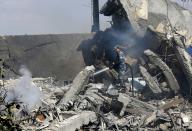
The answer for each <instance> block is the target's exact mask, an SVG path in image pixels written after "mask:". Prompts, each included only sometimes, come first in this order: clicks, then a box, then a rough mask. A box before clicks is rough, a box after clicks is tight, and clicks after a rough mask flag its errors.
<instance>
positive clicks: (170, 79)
mask: <svg viewBox="0 0 192 131" xmlns="http://www.w3.org/2000/svg"><path fill="white" fill-rule="evenodd" d="M144 54H145V55H146V56H147V57H148V58H149V60H150V62H151V63H153V64H154V65H155V66H157V67H159V68H160V69H161V70H162V72H163V74H164V75H165V78H166V80H167V83H168V84H169V86H170V88H171V90H172V91H173V92H174V93H175V94H176V93H178V91H179V89H180V87H179V84H178V82H177V79H176V78H175V76H174V74H173V72H172V70H171V69H170V68H169V67H168V66H167V64H166V63H165V62H163V61H162V60H161V58H160V57H158V56H157V55H156V54H155V53H154V52H152V51H151V50H146V51H145V52H144Z"/></svg>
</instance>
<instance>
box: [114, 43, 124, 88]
mask: <svg viewBox="0 0 192 131" xmlns="http://www.w3.org/2000/svg"><path fill="white" fill-rule="evenodd" d="M114 50H115V52H116V60H115V63H114V64H115V65H116V66H117V71H118V73H119V74H118V82H119V83H120V86H121V87H123V88H125V75H126V70H127V68H126V63H125V59H126V58H125V54H124V53H123V51H122V50H121V49H120V48H119V47H118V46H117V47H115V48H114Z"/></svg>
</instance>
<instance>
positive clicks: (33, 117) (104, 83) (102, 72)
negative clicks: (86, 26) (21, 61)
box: [0, 0, 192, 131]
mask: <svg viewBox="0 0 192 131" xmlns="http://www.w3.org/2000/svg"><path fill="white" fill-rule="evenodd" d="M100 12H101V13H102V14H104V15H105V16H112V27H111V28H109V29H107V30H106V31H99V32H97V33H96V34H95V35H94V37H93V38H92V39H90V40H86V41H85V42H83V43H82V45H81V46H79V50H81V51H82V54H83V60H84V62H85V65H86V67H85V68H84V69H82V71H80V72H79V73H78V74H77V75H76V77H75V78H74V79H73V81H72V82H71V81H67V82H66V81H65V83H63V82H60V81H58V80H57V79H55V78H53V77H49V78H32V75H31V73H30V72H29V71H28V70H27V69H26V68H25V67H22V70H21V72H20V74H21V75H22V76H21V77H20V78H19V79H18V76H17V72H15V71H14V69H10V65H9V62H10V61H9V60H8V62H7V61H6V60H5V61H3V65H4V66H3V67H4V69H5V73H7V72H8V73H10V72H12V73H13V74H14V75H11V76H13V77H9V78H6V79H3V80H2V81H1V97H0V102H1V105H0V110H1V112H0V114H1V117H0V130H63V131H66V130H67V131H74V130H101V131H104V130H117V131H120V130H123V131H124V130H139V131H142V130H191V129H192V121H191V120H192V113H191V107H192V106H191V95H192V83H191V82H192V59H191V55H190V53H189V52H188V50H187V49H188V48H189V47H190V44H191V42H192V32H191V31H192V29H191V26H190V22H191V21H192V14H191V12H190V11H188V10H185V9H183V8H182V7H180V6H179V5H177V4H176V3H174V2H172V1H170V0H155V1H154V0H108V1H107V3H106V4H105V5H104V6H103V8H102V9H101V11H100ZM117 45H118V46H120V47H121V48H122V49H123V50H124V52H125V53H126V55H127V57H126V58H127V61H126V63H127V66H128V67H129V73H128V77H129V78H128V80H127V81H126V88H127V90H126V91H125V92H121V91H119V90H118V88H117V85H116V84H115V83H114V80H116V79H117V74H118V73H117V71H116V70H115V68H114V69H111V68H109V67H110V63H111V62H112V61H114V59H115V54H114V52H113V48H114V47H115V46H117ZM0 47H1V45H0ZM6 70H8V71H6ZM5 76H6V75H5ZM10 127H11V128H10Z"/></svg>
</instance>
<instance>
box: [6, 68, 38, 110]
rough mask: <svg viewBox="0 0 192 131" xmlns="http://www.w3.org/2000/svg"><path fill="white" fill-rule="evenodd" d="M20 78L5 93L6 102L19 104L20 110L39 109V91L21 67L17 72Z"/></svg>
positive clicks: (27, 71) (28, 72) (26, 71)
mask: <svg viewBox="0 0 192 131" xmlns="http://www.w3.org/2000/svg"><path fill="white" fill-rule="evenodd" d="M19 72H20V74H21V75H22V77H20V79H19V81H18V82H17V83H16V86H15V87H13V88H12V89H10V90H9V91H8V93H7V97H6V101H7V102H8V103H11V102H14V101H16V102H19V103H20V106H21V108H25V109H27V110H28V111H31V110H32V109H34V108H35V107H39V106H40V104H41V91H40V89H39V88H38V87H37V86H36V85H35V84H34V83H33V82H32V76H31V73H30V71H29V70H28V69H27V68H25V67H21V69H20V70H19Z"/></svg>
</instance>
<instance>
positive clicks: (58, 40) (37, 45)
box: [0, 34, 93, 80]
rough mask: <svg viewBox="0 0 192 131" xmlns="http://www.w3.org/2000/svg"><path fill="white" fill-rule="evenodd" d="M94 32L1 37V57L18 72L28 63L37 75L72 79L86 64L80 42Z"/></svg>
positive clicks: (89, 37) (90, 36) (34, 74)
mask: <svg viewBox="0 0 192 131" xmlns="http://www.w3.org/2000/svg"><path fill="white" fill-rule="evenodd" d="M92 36H93V34H60V35H23V36H6V37H1V38H0V57H3V59H5V61H6V64H7V65H8V66H9V67H10V68H11V69H12V70H13V71H14V72H15V73H17V72H18V69H19V68H20V66H21V65H26V66H27V68H29V70H30V71H31V72H32V74H33V76H35V77H48V76H56V77H57V78H58V79H62V80H72V79H73V78H74V77H75V75H76V74H77V73H78V72H79V71H80V70H81V69H82V68H83V67H84V65H85V64H84V60H83V57H82V53H81V50H80V45H81V44H82V42H83V41H84V40H87V39H91V38H92Z"/></svg>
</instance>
